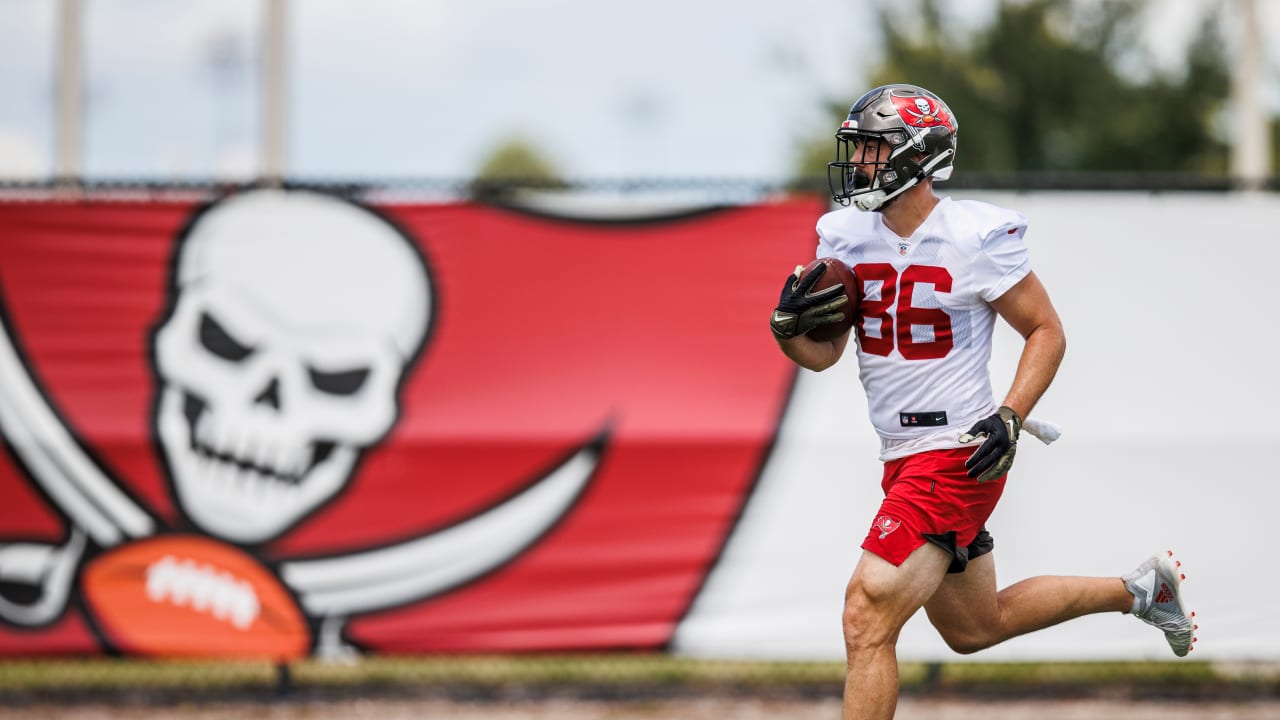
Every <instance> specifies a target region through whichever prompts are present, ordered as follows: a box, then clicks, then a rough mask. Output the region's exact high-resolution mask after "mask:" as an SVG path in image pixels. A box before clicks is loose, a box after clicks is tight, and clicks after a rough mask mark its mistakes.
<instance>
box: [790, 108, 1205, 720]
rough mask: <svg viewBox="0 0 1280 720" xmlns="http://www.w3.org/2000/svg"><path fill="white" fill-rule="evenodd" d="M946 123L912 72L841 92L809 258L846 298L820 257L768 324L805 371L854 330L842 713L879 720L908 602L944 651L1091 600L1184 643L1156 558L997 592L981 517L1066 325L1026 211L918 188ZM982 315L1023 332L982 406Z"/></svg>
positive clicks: (894, 684) (894, 690) (942, 159)
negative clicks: (851, 517)
mask: <svg viewBox="0 0 1280 720" xmlns="http://www.w3.org/2000/svg"><path fill="white" fill-rule="evenodd" d="M958 128H959V126H958V123H957V121H956V117H955V115H954V113H952V112H951V110H950V108H948V107H947V105H946V103H944V102H943V101H942V99H941V98H939V97H938V96H937V95H935V94H933V93H931V92H929V91H928V90H925V89H924V88H920V87H916V86H914V85H886V86H882V87H878V88H875V89H873V90H871V91H869V92H867V93H866V94H865V95H863V96H862V97H861V98H859V99H858V101H857V102H856V103H854V105H853V108H852V109H851V110H850V111H849V116H848V118H847V119H846V120H845V121H844V122H843V123H842V124H841V126H840V128H839V130H837V132H836V146H837V157H836V160H835V161H834V162H831V163H829V166H828V180H829V182H830V185H831V191H832V196H833V198H834V199H835V200H836V201H837V202H839V203H841V204H843V205H850V204H852V206H853V207H847V208H844V209H839V210H836V211H834V212H830V213H827V214H826V215H824V216H823V217H822V218H821V219H820V220H819V221H818V225H817V231H818V248H817V256H818V257H834V258H837V259H839V260H840V261H842V262H844V263H845V264H847V265H848V266H849V267H850V268H852V270H853V273H854V276H855V277H856V280H857V284H858V286H859V287H860V288H861V292H860V293H858V295H859V297H858V298H854V299H853V300H852V302H856V303H857V306H856V307H852V306H850V305H849V304H848V303H849V301H845V302H844V303H841V302H840V300H841V299H843V298H844V296H843V295H841V296H839V297H835V294H838V293H839V292H840V291H839V288H840V286H839V285H836V286H835V287H834V288H832V289H829V290H826V291H818V292H812V291H811V289H812V287H813V284H814V283H815V282H816V281H817V279H818V277H819V276H820V275H821V274H822V272H821V270H819V271H815V272H812V273H810V274H809V275H808V276H805V277H804V279H803V280H801V278H800V273H799V269H797V271H796V272H795V273H793V274H792V275H791V276H790V277H788V278H787V281H786V283H785V285H784V286H783V290H782V295H781V298H780V300H779V303H778V305H777V307H776V308H775V309H774V311H773V314H772V316H771V319H770V325H771V327H772V330H773V334H774V337H775V339H776V340H777V343H778V346H779V347H780V348H781V349H782V352H783V353H785V354H786V356H787V357H788V358H790V359H791V360H792V361H794V362H795V363H796V364H798V365H800V366H801V367H805V368H808V369H810V370H815V371H820V370H824V369H826V368H828V367H830V366H832V365H833V364H835V363H836V362H837V361H838V360H840V358H841V356H842V355H843V354H844V351H845V348H846V346H847V344H848V343H849V336H850V334H854V335H856V337H857V340H856V348H857V358H858V364H859V367H860V376H861V380H862V384H863V387H864V389H865V391H866V394H867V402H868V406H869V411H870V415H871V422H872V424H873V425H874V426H875V429H876V431H877V433H878V434H879V436H880V440H881V451H880V459H881V460H882V461H883V462H884V476H883V480H882V488H883V490H884V495H885V497H884V500H883V503H882V504H881V506H880V508H879V510H878V511H877V513H876V515H875V516H874V517H873V518H871V526H870V529H869V530H868V532H867V535H866V539H865V540H864V541H863V543H862V549H863V552H862V556H861V558H860V559H859V560H858V563H857V566H856V568H855V569H854V572H853V576H852V578H851V579H850V581H849V584H848V588H847V591H846V593H845V605H844V614H843V629H844V639H845V647H846V650H847V660H848V671H847V674H846V680H845V690H844V717H845V718H889V717H892V716H893V712H894V709H895V707H896V705H897V694H898V671H897V658H896V654H895V642H896V639H897V637H898V632H899V631H900V630H901V629H902V626H903V625H904V624H905V623H906V621H907V620H908V618H910V617H911V616H912V615H913V614H914V613H915V612H916V611H917V610H919V609H920V608H921V607H923V608H924V609H925V612H926V613H927V614H928V617H929V620H930V622H931V623H933V625H934V627H935V628H937V630H938V632H939V633H940V634H941V636H942V637H943V639H944V640H945V641H946V642H947V644H948V645H949V646H950V647H951V648H952V649H954V650H955V651H956V652H960V653H972V652H976V651H978V650H981V649H983V648H987V647H991V646H992V645H995V644H996V643H999V642H1002V641H1004V640H1007V639H1008V638H1011V637H1014V636H1016V635H1021V634H1023V633H1027V632H1031V631H1033V630H1038V629H1040V628H1044V627H1048V626H1050V625H1055V624H1057V623H1060V622H1063V621H1065V620H1069V619H1071V618H1075V617H1079V616H1082V615H1086V614H1089V613H1100V612H1107V611H1118V612H1128V613H1132V614H1134V615H1135V616H1137V617H1139V618H1141V619H1142V620H1144V621H1145V622H1147V623H1150V624H1152V625H1155V626H1157V627H1159V628H1160V629H1161V630H1163V631H1164V633H1165V637H1166V639H1167V640H1168V642H1169V645H1170V647H1172V649H1173V652H1174V654H1175V655H1178V656H1184V655H1186V654H1187V653H1188V652H1189V651H1190V649H1191V646H1192V643H1193V642H1194V640H1195V638H1194V637H1193V635H1192V631H1193V630H1194V629H1195V626H1194V625H1193V624H1192V620H1191V616H1189V615H1188V614H1187V612H1186V611H1185V609H1184V607H1183V603H1182V599H1181V595H1180V592H1179V581H1180V580H1181V578H1182V575H1181V572H1180V571H1179V569H1178V567H1177V564H1176V563H1175V562H1174V561H1173V560H1172V559H1171V558H1170V557H1165V556H1156V557H1152V558H1151V559H1149V560H1147V561H1146V562H1144V563H1143V564H1142V565H1141V566H1139V567H1138V568H1137V569H1136V570H1134V571H1133V572H1132V573H1130V574H1128V575H1126V576H1124V577H1110V578H1107V577H1049V576H1041V577H1034V578H1031V579H1028V580H1023V581H1022V582H1019V583H1017V584H1015V585H1012V586H1010V587H1007V588H1005V589H1003V590H1000V591H997V589H996V575H995V563H994V561H993V559H992V554H991V553H992V550H993V547H994V543H993V541H992V538H991V535H990V534H989V533H988V532H987V530H986V527H985V523H986V521H987V518H988V517H989V516H990V515H991V512H992V510H993V509H994V508H995V506H996V503H997V502H998V501H999V499H1000V494H1001V492H1002V491H1003V489H1004V485H1005V481H1006V477H1007V473H1008V472H1009V468H1010V466H1011V465H1012V464H1013V459H1014V453H1015V450H1016V449H1017V442H1018V436H1019V433H1020V432H1021V430H1022V424H1023V420H1022V419H1023V418H1025V417H1027V414H1028V413H1030V412H1031V410H1032V408H1033V407H1035V405H1036V402H1037V401H1038V400H1039V399H1040V397H1041V396H1042V395H1043V394H1044V392H1045V391H1046V390H1047V389H1048V387H1049V385H1050V383H1051V382H1052V380H1053V378H1054V375H1055V374H1056V373H1057V370H1058V365H1059V363H1060V362H1061V360H1062V356H1063V353H1064V352H1065V350H1066V339H1065V336H1064V334H1063V329H1062V323H1061V322H1060V321H1059V319H1058V314H1057V312H1056V311H1055V310H1054V307H1053V303H1052V302H1051V301H1050V299H1049V295H1048V293H1047V292H1046V290H1045V287H1044V285H1043V284H1041V282H1040V280H1039V279H1038V278H1037V277H1036V274H1035V272H1033V271H1032V269H1031V261H1030V259H1029V257H1028V253H1027V249H1026V246H1025V245H1024V243H1023V235H1024V233H1026V230H1027V220H1026V218H1025V217H1023V216H1022V215H1021V214H1019V213H1017V212H1015V211H1012V210H1008V209H1005V208H1001V207H997V206H995V205H991V204H988V203H985V202H978V201H973V200H952V199H950V198H947V197H940V196H938V195H937V194H936V193H935V191H934V187H933V185H934V182H935V181H942V180H946V179H947V178H949V177H950V176H951V171H952V167H953V164H954V162H955V155H956V138H957V134H958V132H957V131H958ZM823 269H825V268H823ZM844 312H852V313H853V314H854V317H855V318H856V321H855V323H854V325H853V329H852V331H851V332H846V333H845V334H843V335H841V336H840V337H838V338H836V339H834V340H828V341H818V340H814V339H812V338H811V337H809V336H808V335H807V333H809V332H810V331H811V330H813V329H814V328H815V327H820V326H822V325H824V324H827V323H831V322H835V321H838V320H839V319H840V317H841V314H842V313H844ZM997 316H998V317H999V318H1001V319H1003V321H1004V322H1006V323H1008V324H1009V325H1010V326H1011V327H1012V328H1013V329H1014V330H1016V331H1017V332H1018V333H1019V334H1020V335H1022V337H1023V339H1024V345H1023V348H1022V353H1021V357H1020V360H1019V363H1018V368H1017V372H1016V374H1015V377H1014V379H1013V383H1012V385H1011V386H1010V388H1009V390H1008V392H1007V393H1006V394H1005V395H1004V398H1003V400H1002V401H1001V402H1000V403H999V404H998V405H997V404H996V403H995V402H994V396H993V393H992V388H991V381H990V376H989V372H988V369H987V366H988V361H989V360H990V358H991V337H992V330H993V328H994V326H995V322H996V318H997ZM975 446H976V449H975Z"/></svg>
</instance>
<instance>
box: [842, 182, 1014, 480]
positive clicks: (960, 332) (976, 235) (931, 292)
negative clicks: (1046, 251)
mask: <svg viewBox="0 0 1280 720" xmlns="http://www.w3.org/2000/svg"><path fill="white" fill-rule="evenodd" d="M1026 229H1027V221H1026V218H1024V217H1023V216H1022V215H1021V214H1020V213H1017V212H1014V211H1012V210H1006V209H1004V208H1000V207H996V206H995V205H991V204H989V203H985V202H979V201H975V200H951V199H950V198H942V200H941V201H940V202H939V203H938V205H937V206H935V207H934V209H933V212H932V213H930V215H929V217H928V219H927V220H925V222H924V223H923V224H922V225H921V226H920V227H919V228H917V229H916V231H915V232H914V233H913V234H912V235H911V237H909V238H901V237H899V236H898V235H897V234H896V233H894V232H893V231H892V230H890V229H889V228H888V227H886V226H885V224H884V220H883V218H882V216H881V214H880V213H878V212H862V211H860V210H857V209H855V208H845V209H842V210H836V211H834V212H830V213H827V214H826V215H824V216H822V218H821V219H819V220H818V251H817V257H835V258H838V259H840V260H841V261H843V262H844V263H845V264H847V265H849V266H850V267H851V268H853V272H854V275H855V276H856V277H857V278H858V281H859V283H860V284H861V285H862V301H861V302H860V303H859V306H858V308H857V321H856V322H855V323H854V332H855V334H856V340H857V348H858V365H859V368H860V369H861V370H860V377H861V379H862V387H863V388H864V389H865V390H866V393H867V404H868V406H869V410H870V413H871V423H872V424H873V425H874V426H875V428H876V432H877V433H879V435H880V448H881V451H880V458H881V459H882V460H892V459H895V458H900V457H905V456H907V455H912V454H915V453H918V452H923V451H925V450H937V449H941V448H956V447H962V445H961V443H960V441H959V437H960V434H961V433H963V432H964V431H966V430H968V429H969V428H970V427H971V426H972V425H973V423H975V422H977V421H978V420H980V419H981V418H983V417H986V416H988V415H990V414H991V413H993V412H995V410H996V404H995V401H994V399H993V396H992V392H991V377H990V372H989V370H988V367H987V366H988V362H989V361H990V359H991V333H992V330H993V328H994V327H995V319H996V313H995V311H994V310H992V309H991V306H990V305H989V304H988V303H989V302H991V301H992V300H995V299H996V298H998V297H1000V296H1001V295H1003V294H1004V292H1005V291H1006V290H1008V289H1009V288H1010V287H1012V286H1013V285H1014V284H1016V283H1017V282H1018V281H1019V280H1021V279H1022V278H1024V277H1026V275H1027V273H1029V272H1031V260H1030V257H1029V256H1028V253H1027V248H1026V245H1025V244H1023V241H1022V236H1023V234H1024V233H1025V232H1026Z"/></svg>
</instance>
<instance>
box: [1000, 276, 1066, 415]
mask: <svg viewBox="0 0 1280 720" xmlns="http://www.w3.org/2000/svg"><path fill="white" fill-rule="evenodd" d="M991 307H992V308H994V309H995V311H996V312H997V313H999V315H1000V317H1002V318H1004V320H1005V322H1007V323H1009V326H1010V327H1012V328H1013V329H1014V330H1016V331H1018V334H1020V335H1022V337H1023V339H1024V340H1025V343H1026V344H1025V345H1023V348H1022V356H1021V357H1020V358H1019V360H1018V371H1017V373H1016V374H1015V375H1014V378H1013V384H1012V385H1011V386H1010V388H1009V392H1008V394H1007V395H1005V398H1004V402H1003V403H1002V404H1003V405H1004V406H1005V407H1008V408H1010V409H1012V410H1013V411H1014V412H1016V413H1018V415H1019V416H1021V417H1024V418H1025V417H1026V416H1027V414H1028V413H1030V412H1031V409H1032V408H1033V407H1035V404H1036V403H1037V402H1039V401H1040V397H1041V396H1042V395H1044V393H1045V391H1046V390H1048V389H1049V384H1050V383H1052V382H1053V378H1054V376H1055V375H1056V374H1057V372H1058V366H1059V365H1060V364H1061V363H1062V356H1063V355H1064V354H1065V353H1066V351H1067V337H1066V334H1065V333H1064V332H1063V330H1062V321H1061V320H1060V319H1059V318H1058V312H1057V310H1055V309H1054V307H1053V302H1052V301H1050V300H1049V293H1048V291H1046V290H1045V287H1044V285H1043V284H1042V283H1041V282H1040V278H1038V277H1036V274H1035V272H1031V273H1028V274H1027V276H1026V277H1024V278H1023V279H1022V280H1020V281H1018V283H1017V284H1016V285H1014V286H1013V287H1011V288H1009V290H1008V291H1006V292H1005V293H1004V294H1003V295H1001V296H1000V297H998V298H996V300H995V301H993V302H992V303H991Z"/></svg>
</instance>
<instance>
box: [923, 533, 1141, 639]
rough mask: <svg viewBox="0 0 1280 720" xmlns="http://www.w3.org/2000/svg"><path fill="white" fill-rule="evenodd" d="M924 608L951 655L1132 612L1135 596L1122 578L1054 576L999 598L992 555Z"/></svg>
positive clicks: (949, 580) (949, 581)
mask: <svg viewBox="0 0 1280 720" xmlns="http://www.w3.org/2000/svg"><path fill="white" fill-rule="evenodd" d="M924 607H925V612H926V613H928V615H929V621H930V622H931V623H933V626H934V627H935V628H937V629H938V633H939V634H940V635H942V638H943V640H945V641H946V643H947V645H949V646H950V647H951V649H953V650H955V651H956V652H958V653H972V652H977V651H979V650H982V649H985V648H989V647H991V646H992V645H995V644H996V643H1000V642H1003V641H1005V640H1008V639H1009V638H1011V637H1016V636H1018V635H1023V634H1025V633H1029V632H1032V631H1035V630H1040V629H1041V628H1046V627H1049V626H1051V625H1057V624H1058V623H1061V622H1064V621H1066V620H1070V619H1072V618H1077V617H1080V616H1082V615H1089V614H1092V613H1101V612H1128V611H1129V610H1130V609H1131V608H1132V607H1133V595H1132V594H1130V592H1129V591H1128V590H1126V589H1125V584H1124V581H1123V580H1121V579H1120V578H1118V577H1115V578H1099V577H1069V576H1050V575H1044V576H1040V577H1033V578H1029V579H1027V580H1023V581H1022V582H1019V583H1015V584H1013V585H1010V586H1009V587H1007V588H1005V589H1004V590H1000V591H999V592H997V591H996V570H995V561H994V560H993V558H992V553H987V554H984V555H982V556H980V557H977V558H974V559H973V560H970V561H969V564H968V566H967V567H966V569H965V571H964V572H961V573H953V574H950V575H947V576H946V578H945V579H943V581H942V582H941V583H940V584H939V585H938V589H937V592H935V593H934V594H933V597H931V598H929V600H928V602H926V603H925V606H924Z"/></svg>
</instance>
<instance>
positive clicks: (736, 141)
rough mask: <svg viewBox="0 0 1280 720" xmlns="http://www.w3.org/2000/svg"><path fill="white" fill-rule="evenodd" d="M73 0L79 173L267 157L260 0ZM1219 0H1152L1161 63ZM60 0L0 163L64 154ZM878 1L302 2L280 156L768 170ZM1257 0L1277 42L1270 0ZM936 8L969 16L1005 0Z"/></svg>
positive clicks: (431, 170)
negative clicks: (81, 65) (78, 42)
mask: <svg viewBox="0 0 1280 720" xmlns="http://www.w3.org/2000/svg"><path fill="white" fill-rule="evenodd" d="M81 1H82V6H83V9H84V39H85V58H84V60H85V69H86V89H87V94H88V97H87V101H86V115H85V121H84V122H85V125H84V170H85V173H86V175H88V176H90V177H98V178H105V177H112V178H122V177H145V178H152V179H170V178H183V177H209V176H211V175H221V176H224V177H235V176H236V174H237V173H238V174H246V173H252V172H253V171H254V170H255V169H256V167H257V140H258V130H259V122H258V114H257V113H258V101H257V96H256V93H257V79H256V73H257V64H256V63H257V59H256V58H257V52H258V51H257V48H258V32H259V30H260V27H261V4H260V2H259V0H81ZM1216 1H1217V0H1158V1H1157V2H1155V3H1153V5H1158V6H1159V11H1158V12H1152V13H1150V22H1149V23H1148V26H1147V34H1148V39H1149V40H1151V41H1152V42H1151V46H1152V49H1153V52H1155V53H1156V54H1157V56H1158V57H1159V59H1160V60H1161V62H1162V63H1164V64H1166V65H1169V66H1176V65H1177V64H1178V63H1179V62H1180V58H1181V48H1182V47H1184V46H1185V40H1186V38H1187V37H1188V36H1189V35H1190V34H1191V32H1193V30H1194V27H1195V24H1196V23H1197V22H1198V21H1199V9H1200V8H1201V7H1205V6H1207V4H1210V3H1213V2H1216ZM1228 1H1230V0H1228ZM57 4H58V3H57V2H56V0H0V98H2V99H0V177H9V178H13V177H28V178H29V177H42V176H46V175H48V174H49V173H50V172H51V169H52V167H53V165H54V159H53V156H54V118H55V115H54V108H53V104H52V97H53V82H54V57H55V43H54V38H55V12H56V9H57ZM879 4H880V3H878V2H871V1H870V0H862V1H857V0H853V1H844V2H837V1H836V0H785V2H784V1H780V0H647V1H646V2H643V3H636V2H620V1H618V0H361V1H359V2H356V1H355V0H305V1H299V0H293V1H292V2H291V3H290V6H289V7H290V17H291V29H290V43H291V48H290V63H291V67H290V79H291V91H290V94H289V102H290V122H289V152H288V172H289V174H290V175H294V176H300V177H308V178H312V179H320V178H380V177H391V178H395V177H440V178H457V177H466V176H468V175H470V174H471V173H473V172H474V170H475V169H476V168H477V167H478V165H479V163H480V162H481V160H482V159H483V157H484V155H485V154H486V152H487V151H489V150H491V149H492V148H493V147H494V146H495V145H496V144H497V143H498V142H500V141H502V140H504V139H507V138H510V137H514V136H523V137H526V138H528V139H530V140H532V141H535V142H536V143H537V144H538V145H539V146H540V147H541V148H542V150H543V151H544V153H545V154H546V156H547V157H548V158H549V159H550V160H551V161H552V162H553V163H554V164H555V165H556V166H557V167H558V168H560V169H561V171H562V172H563V173H564V174H565V175H568V176H571V177H575V178H612V177H623V176H625V177H636V176H645V177H676V178H687V177H722V178H759V179H777V178H780V177H783V176H785V175H786V174H787V173H788V171H789V169H790V162H791V158H792V156H793V154H794V149H795V147H796V145H797V143H798V142H800V140H801V139H803V138H806V137H812V135H813V133H814V132H815V131H823V130H825V129H826V124H828V122H829V118H827V117H826V115H825V111H824V107H825V101H826V100H827V99H829V98H840V99H843V100H845V101H849V102H851V101H852V100H853V99H854V98H855V97H856V95H857V93H858V92H859V91H860V90H862V89H864V87H863V86H864V85H865V83H866V73H867V72H868V70H869V66H870V63H871V61H872V60H873V59H874V57H875V56H876V53H877V52H878V49H877V46H876V38H875V37H874V34H873V32H872V26H873V18H874V14H873V13H874V8H875V7H877V6H878V5H879ZM1258 4H1259V6H1260V11H1261V12H1262V14H1263V21H1264V25H1265V27H1266V28H1268V32H1269V33H1270V36H1271V37H1276V38H1280V28H1277V29H1276V30H1271V28H1272V26H1276V25H1277V23H1278V22H1280V7H1275V3H1274V2H1271V0H1259V2H1258ZM944 5H946V6H947V7H948V8H949V11H950V12H952V13H953V14H954V16H955V21H956V22H963V23H967V24H978V23H982V22H984V21H985V20H986V19H988V18H989V17H990V15H991V13H992V11H993V7H994V5H995V0H956V1H955V2H951V3H944ZM1268 6H1270V7H1268ZM1274 44H1275V43H1273V45H1274ZM1271 52H1272V53H1273V55H1274V56H1273V57H1272V58H1271V60H1270V63H1271V68H1274V67H1276V66H1277V65H1280V50H1277V49H1276V48H1272V49H1271ZM1269 72H1271V75H1270V77H1271V79H1272V84H1274V78H1275V73H1274V71H1273V70H1269Z"/></svg>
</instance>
